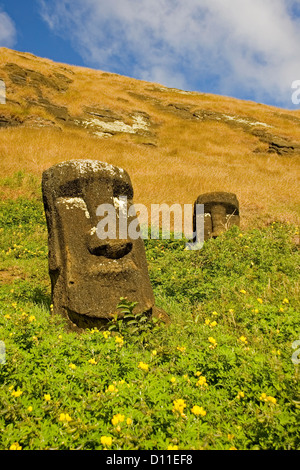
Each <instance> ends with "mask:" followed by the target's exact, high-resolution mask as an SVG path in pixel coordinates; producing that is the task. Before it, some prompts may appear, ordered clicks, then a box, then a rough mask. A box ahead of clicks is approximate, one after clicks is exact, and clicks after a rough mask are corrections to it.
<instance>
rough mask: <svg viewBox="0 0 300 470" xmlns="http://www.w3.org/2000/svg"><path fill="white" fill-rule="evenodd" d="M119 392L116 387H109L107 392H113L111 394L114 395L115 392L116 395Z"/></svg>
mask: <svg viewBox="0 0 300 470" xmlns="http://www.w3.org/2000/svg"><path fill="white" fill-rule="evenodd" d="M117 391H118V389H117V388H116V387H115V386H114V385H109V386H108V387H107V390H106V392H111V393H114V392H115V393H116V392H117Z"/></svg>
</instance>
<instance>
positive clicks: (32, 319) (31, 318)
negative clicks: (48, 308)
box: [28, 315, 36, 323]
mask: <svg viewBox="0 0 300 470" xmlns="http://www.w3.org/2000/svg"><path fill="white" fill-rule="evenodd" d="M35 319H36V318H35V316H34V315H30V316H29V318H28V321H29V322H30V323H31V322H33V321H35Z"/></svg>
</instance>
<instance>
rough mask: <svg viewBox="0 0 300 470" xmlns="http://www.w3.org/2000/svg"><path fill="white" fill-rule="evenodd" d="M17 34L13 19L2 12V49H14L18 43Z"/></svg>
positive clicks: (0, 18) (0, 20) (0, 40)
mask: <svg viewBox="0 0 300 470" xmlns="http://www.w3.org/2000/svg"><path fill="white" fill-rule="evenodd" d="M16 34H17V33H16V28H15V25H14V22H13V21H12V19H11V18H10V17H9V16H8V14H7V13H5V12H4V11H1V10H0V47H12V46H13V45H14V44H15V42H16Z"/></svg>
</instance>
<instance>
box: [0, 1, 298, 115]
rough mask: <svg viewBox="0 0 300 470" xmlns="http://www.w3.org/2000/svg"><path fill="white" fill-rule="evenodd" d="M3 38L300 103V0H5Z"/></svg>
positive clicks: (143, 74)
mask: <svg viewBox="0 0 300 470" xmlns="http://www.w3.org/2000/svg"><path fill="white" fill-rule="evenodd" d="M0 46H4V47H10V48H12V49H16V50H18V51H23V52H31V53H33V54H35V55H38V56H41V57H47V58H50V59H52V60H54V61H58V62H63V63H67V64H72V65H81V66H86V67H91V68H96V69H100V70H104V71H109V72H114V73H119V74H121V75H126V76H130V77H134V78H137V79H142V80H147V81H151V82H157V83H161V84H162V85H165V86H168V87H176V88H181V89H184V90H193V91H200V92H206V93H215V94H218V95H227V96H233V97H236V98H241V99H245V100H253V101H257V102H261V103H266V104H271V105H275V106H279V107H282V108H287V109H300V104H298V105H294V104H293V103H292V94H293V92H294V90H293V89H292V83H293V82H295V81H297V80H300V59H299V58H300V0H26V1H24V0H23V1H22V0H0ZM299 96H300V92H299Z"/></svg>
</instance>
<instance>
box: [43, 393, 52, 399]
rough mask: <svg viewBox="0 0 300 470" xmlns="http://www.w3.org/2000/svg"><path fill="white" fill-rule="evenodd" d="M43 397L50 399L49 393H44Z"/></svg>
mask: <svg viewBox="0 0 300 470" xmlns="http://www.w3.org/2000/svg"><path fill="white" fill-rule="evenodd" d="M44 399H45V400H46V401H50V400H51V397H50V394H49V393H45V395H44Z"/></svg>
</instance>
